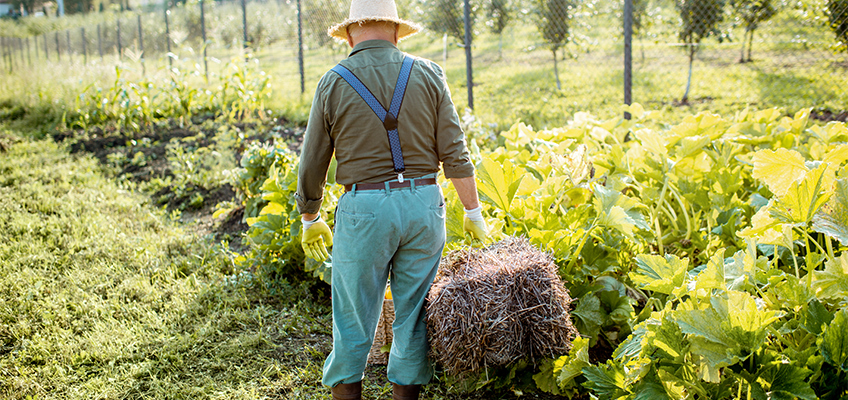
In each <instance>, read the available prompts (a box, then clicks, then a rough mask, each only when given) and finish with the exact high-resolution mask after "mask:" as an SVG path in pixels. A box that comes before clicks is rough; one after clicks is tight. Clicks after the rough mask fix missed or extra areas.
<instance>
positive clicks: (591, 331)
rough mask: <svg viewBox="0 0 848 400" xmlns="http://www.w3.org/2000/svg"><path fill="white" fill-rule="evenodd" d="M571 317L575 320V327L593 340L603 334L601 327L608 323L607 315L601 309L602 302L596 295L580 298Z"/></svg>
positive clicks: (591, 294)
mask: <svg viewBox="0 0 848 400" xmlns="http://www.w3.org/2000/svg"><path fill="white" fill-rule="evenodd" d="M571 316H572V318H574V327H575V328H577V330H578V331H579V332H580V333H582V334H583V335H586V336H588V337H590V338H592V339H593V340H595V338H596V337H597V336H598V334H599V333H600V332H601V325H602V324H603V323H604V321H606V313H605V312H604V310H602V309H601V300H600V299H598V297H597V296H595V295H594V293H588V294H586V295H585V296H583V297H582V298H580V300H579V301H578V302H577V307H576V308H575V309H574V311H572V312H571Z"/></svg>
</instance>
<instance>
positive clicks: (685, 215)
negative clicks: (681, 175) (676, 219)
mask: <svg viewBox="0 0 848 400" xmlns="http://www.w3.org/2000/svg"><path fill="white" fill-rule="evenodd" d="M670 190H671V194H672V196H674V198H675V199H676V200H677V203H678V204H680V210H681V211H682V212H683V218H685V219H686V240H689V239H691V238H692V223H691V219H690V218H689V208H688V207H686V205H685V204H684V203H683V199H682V198H681V197H680V193H677V190H676V189H675V188H673V187H672V188H670Z"/></svg>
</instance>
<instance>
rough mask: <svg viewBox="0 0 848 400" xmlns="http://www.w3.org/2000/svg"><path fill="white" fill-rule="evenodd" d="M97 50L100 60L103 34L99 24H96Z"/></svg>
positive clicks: (101, 57)
mask: <svg viewBox="0 0 848 400" xmlns="http://www.w3.org/2000/svg"><path fill="white" fill-rule="evenodd" d="M97 51H98V52H99V53H100V61H103V35H102V34H101V33H100V24H97Z"/></svg>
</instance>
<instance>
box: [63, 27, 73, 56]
mask: <svg viewBox="0 0 848 400" xmlns="http://www.w3.org/2000/svg"><path fill="white" fill-rule="evenodd" d="M65 36H66V39H67V42H68V61H74V60H73V59H72V57H71V55H72V53H71V30H70V29H68V30H66V31H65Z"/></svg>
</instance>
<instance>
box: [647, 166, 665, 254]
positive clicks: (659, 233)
mask: <svg viewBox="0 0 848 400" xmlns="http://www.w3.org/2000/svg"><path fill="white" fill-rule="evenodd" d="M667 165H668V164H667V163H666V161H665V160H663V175H664V176H665V178H664V179H663V186H662V190H660V197H659V198H658V199H657V202H656V205H655V206H654V209H653V210H652V212H651V216H652V217H653V218H654V230H655V231H656V232H654V233H655V235H656V237H657V247H658V248H659V251H660V255H665V251H664V250H663V242H662V230H661V229H660V218H659V213H658V212H657V211H658V209H659V208H660V206H661V205H662V203H663V201H664V199H665V192H666V191H667V190H668V167H667Z"/></svg>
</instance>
